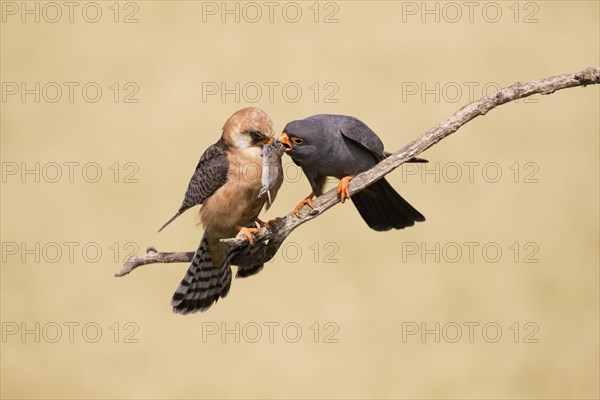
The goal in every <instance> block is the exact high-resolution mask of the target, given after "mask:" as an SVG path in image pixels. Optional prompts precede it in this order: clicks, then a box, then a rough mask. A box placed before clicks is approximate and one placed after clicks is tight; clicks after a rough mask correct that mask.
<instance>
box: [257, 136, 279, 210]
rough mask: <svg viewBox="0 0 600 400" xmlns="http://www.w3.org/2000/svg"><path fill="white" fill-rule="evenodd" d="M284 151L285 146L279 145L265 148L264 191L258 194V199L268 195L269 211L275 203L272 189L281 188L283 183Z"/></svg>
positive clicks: (268, 145)
mask: <svg viewBox="0 0 600 400" xmlns="http://www.w3.org/2000/svg"><path fill="white" fill-rule="evenodd" d="M283 150H284V147H283V145H281V144H279V143H272V144H265V145H264V147H263V155H262V156H263V165H262V176H261V183H262V189H261V190H260V192H259V193H258V197H261V196H264V195H265V194H266V195H267V199H268V202H267V205H266V207H267V210H268V209H269V207H270V206H271V204H273V201H275V198H274V197H275V196H273V198H272V197H271V191H272V189H273V188H275V187H277V188H279V187H280V186H281V183H282V182H283V167H282V166H281V156H282V155H283Z"/></svg>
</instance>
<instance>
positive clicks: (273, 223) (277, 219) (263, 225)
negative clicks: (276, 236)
mask: <svg viewBox="0 0 600 400" xmlns="http://www.w3.org/2000/svg"><path fill="white" fill-rule="evenodd" d="M280 221H281V218H280V217H275V218H274V219H271V220H269V221H267V222H262V221H259V220H257V222H258V223H260V226H261V228H266V229H268V230H271V229H272V228H273V227H274V226H276V225H277V224H278V223H279V222H280Z"/></svg>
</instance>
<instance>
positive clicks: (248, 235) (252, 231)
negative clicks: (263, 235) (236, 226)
mask: <svg viewBox="0 0 600 400" xmlns="http://www.w3.org/2000/svg"><path fill="white" fill-rule="evenodd" d="M253 234H254V235H257V234H258V228H245V227H241V228H240V231H239V232H238V234H237V235H235V237H236V238H239V237H240V236H246V238H247V239H248V243H250V245H254V236H252V235H253Z"/></svg>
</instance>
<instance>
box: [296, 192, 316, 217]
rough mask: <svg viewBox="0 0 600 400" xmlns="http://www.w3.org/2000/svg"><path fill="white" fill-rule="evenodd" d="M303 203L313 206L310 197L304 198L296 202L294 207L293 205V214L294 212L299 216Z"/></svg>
mask: <svg viewBox="0 0 600 400" xmlns="http://www.w3.org/2000/svg"><path fill="white" fill-rule="evenodd" d="M305 205H307V206H309V207H310V208H313V205H312V199H311V198H310V197H307V198H305V199H304V200H302V201H301V202H300V203H298V205H296V207H294V214H296V217H298V218H300V210H301V209H302V207H304V206H305Z"/></svg>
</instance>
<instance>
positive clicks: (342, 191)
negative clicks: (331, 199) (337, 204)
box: [336, 175, 352, 204]
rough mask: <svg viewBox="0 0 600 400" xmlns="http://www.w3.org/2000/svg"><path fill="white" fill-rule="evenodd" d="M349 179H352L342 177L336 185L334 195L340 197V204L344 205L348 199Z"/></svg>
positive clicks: (350, 177) (350, 176) (349, 176)
mask: <svg viewBox="0 0 600 400" xmlns="http://www.w3.org/2000/svg"><path fill="white" fill-rule="evenodd" d="M350 179H352V175H348V176H345V177H343V178H342V179H340V183H339V184H338V187H337V191H336V194H337V195H338V196H340V201H341V202H342V204H343V203H344V201H345V200H346V199H349V198H350V191H349V185H350Z"/></svg>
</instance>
